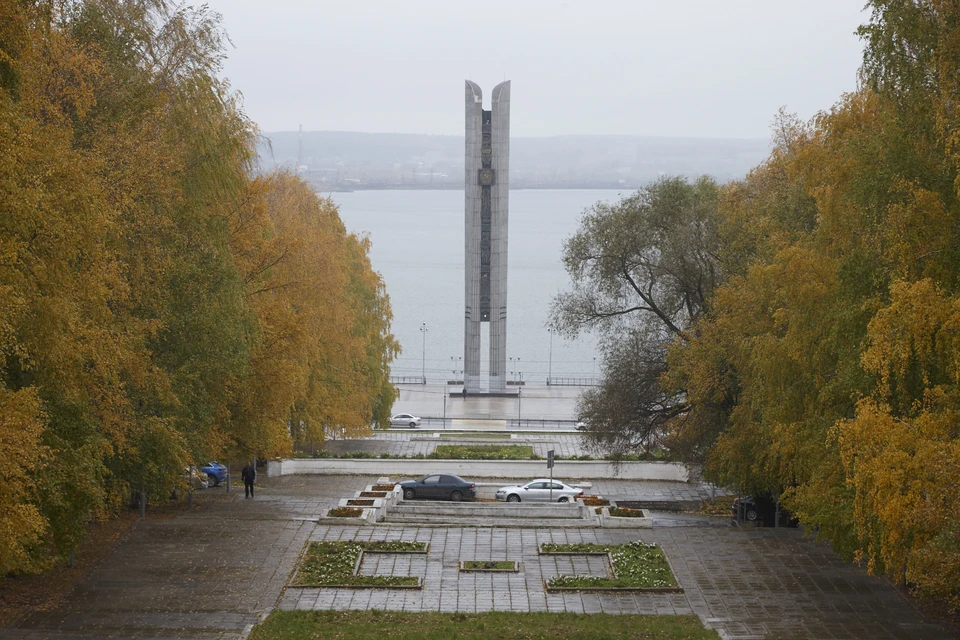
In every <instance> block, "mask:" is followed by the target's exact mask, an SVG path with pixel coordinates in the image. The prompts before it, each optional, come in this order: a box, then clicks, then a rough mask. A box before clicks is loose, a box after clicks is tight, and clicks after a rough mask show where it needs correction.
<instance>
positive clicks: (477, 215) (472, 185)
mask: <svg viewBox="0 0 960 640" xmlns="http://www.w3.org/2000/svg"><path fill="white" fill-rule="evenodd" d="M465 110H466V131H465V133H466V135H465V158H464V167H465V175H464V198H465V202H464V215H465V230H466V234H465V236H466V237H465V241H466V244H465V292H464V293H465V295H464V306H465V308H464V356H463V362H464V366H463V369H464V385H465V388H466V390H467V393H481V392H485V391H486V392H490V393H502V392H504V391H505V390H506V384H507V376H506V369H507V222H508V216H507V210H508V197H509V176H510V82H509V81H506V82H501V83H500V84H498V85H497V86H495V87H494V88H493V94H492V96H491V104H490V110H489V111H487V110H485V109H484V108H483V92H482V91H481V90H480V87H479V86H477V85H476V84H475V83H473V82H471V81H469V80H467V81H466V94H465ZM484 323H486V324H487V328H488V329H489V343H488V344H489V354H488V357H489V363H490V364H489V380H488V385H487V388H486V389H484V388H483V385H482V384H481V380H480V359H481V357H482V356H481V353H480V345H481V339H480V338H481V336H480V332H481V327H482V325H483V324H484Z"/></svg>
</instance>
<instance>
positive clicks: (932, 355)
mask: <svg viewBox="0 0 960 640" xmlns="http://www.w3.org/2000/svg"><path fill="white" fill-rule="evenodd" d="M869 6H870V8H871V9H872V14H871V19H870V21H869V23H868V24H866V25H864V27H862V28H861V30H860V34H861V36H862V37H863V38H864V41H865V45H866V47H865V52H864V64H863V67H862V69H861V78H860V80H861V82H860V87H859V89H858V90H857V91H855V92H853V93H851V94H848V95H845V96H843V98H842V99H841V100H840V101H839V102H838V103H837V104H836V105H834V106H833V107H832V108H831V109H829V110H827V111H824V112H822V113H820V114H818V115H817V116H816V117H814V118H813V119H812V120H811V121H809V122H801V121H798V120H797V119H796V118H793V117H791V116H789V115H788V114H783V113H781V114H780V116H779V117H778V118H777V120H776V122H775V126H774V139H773V150H772V152H771V154H770V156H769V158H768V159H767V160H766V161H765V162H764V163H763V164H761V165H760V166H758V167H756V168H755V169H753V170H752V171H751V172H750V173H749V174H748V175H747V176H746V178H744V179H743V180H738V181H735V182H732V183H730V184H727V185H724V186H723V187H721V188H720V189H719V195H718V197H717V203H718V204H717V208H716V216H715V219H714V221H713V223H712V224H713V227H711V228H712V229H715V240H714V244H713V245H712V247H713V248H712V249H711V250H710V251H708V252H705V253H704V254H703V255H709V256H710V258H711V261H709V262H706V261H697V262H695V263H692V264H696V265H697V266H698V270H697V271H694V272H693V273H709V275H710V278H709V279H707V278H704V279H703V280H702V282H703V283H704V285H706V283H708V282H709V283H712V284H713V285H714V286H713V287H712V288H709V287H706V286H704V288H703V291H704V294H705V295H704V296H703V298H702V300H698V299H697V298H695V297H693V298H692V299H693V300H695V301H697V306H695V307H693V306H690V307H688V306H687V305H685V304H681V302H680V301H681V300H684V301H685V300H687V299H688V297H687V296H685V295H682V294H681V293H680V292H681V291H683V292H689V291H690V288H689V287H680V288H679V289H678V290H674V287H677V286H679V285H680V283H689V282H692V280H690V279H689V278H685V279H676V278H675V279H671V280H670V281H669V282H670V283H671V288H670V295H664V294H663V293H662V289H658V287H657V283H663V282H664V280H663V279H662V278H661V277H660V273H661V272H660V271H658V270H657V269H656V268H649V267H648V268H646V270H645V272H644V273H645V275H644V277H643V278H641V281H642V283H643V284H640V285H639V286H638V287H636V288H633V287H632V286H631V284H630V283H629V282H628V280H627V278H626V275H628V274H629V273H630V272H629V269H624V268H623V267H625V266H626V265H628V264H630V263H629V262H628V261H627V260H624V259H619V262H618V259H616V258H613V259H610V258H609V256H610V254H608V253H607V252H606V246H604V247H603V248H600V249H598V248H597V245H595V244H592V243H591V242H589V241H588V240H589V238H592V237H594V236H596V235H597V234H596V232H595V230H596V229H599V228H603V226H604V225H613V224H615V221H616V220H617V219H618V215H617V212H618V211H619V209H621V208H625V207H627V206H628V205H631V203H632V202H635V201H636V200H634V199H626V200H624V201H623V202H622V203H621V204H620V205H617V206H614V207H606V205H600V206H599V208H595V209H594V210H593V211H591V212H588V213H587V215H586V216H585V218H584V222H583V225H582V228H581V232H580V233H579V234H577V235H576V236H574V238H572V239H571V241H570V242H569V243H568V245H567V253H566V255H565V258H566V265H567V268H568V270H569V271H570V273H571V275H572V276H573V278H574V290H573V292H572V293H571V294H570V295H569V296H566V299H565V301H562V302H561V303H560V304H559V305H558V308H559V309H560V311H561V313H560V315H559V317H558V318H557V321H558V324H559V326H560V327H563V328H570V327H574V328H575V327H577V326H589V325H590V323H595V322H598V321H599V320H600V319H603V320H604V321H605V320H606V319H607V318H611V317H615V316H616V311H617V310H626V311H629V312H630V313H631V314H633V313H634V312H642V313H643V314H645V316H644V317H645V318H649V317H650V314H651V313H653V315H654V316H657V317H658V318H659V315H658V314H657V313H656V312H651V310H650V309H649V308H644V307H645V306H646V307H652V305H650V304H649V303H648V302H646V301H645V300H644V299H642V298H641V299H640V301H637V300H636V298H634V299H631V298H629V297H628V296H627V294H628V293H630V292H631V289H633V293H631V295H635V296H639V294H640V292H644V293H648V294H651V293H655V292H661V293H660V297H659V298H654V299H656V300H663V301H664V304H663V306H662V308H664V309H668V310H671V311H673V312H676V313H678V314H680V316H679V320H678V321H677V322H674V321H673V318H674V317H675V316H672V315H670V314H669V313H667V314H664V315H665V316H666V318H667V319H669V320H671V321H670V322H665V321H662V322H661V326H659V327H658V328H657V331H655V332H654V334H653V335H641V336H640V337H639V339H638V338H637V335H638V334H637V333H636V331H635V329H634V328H633V327H615V329H614V331H613V333H608V334H605V335H604V339H605V342H604V344H605V348H606V349H607V352H608V354H609V355H608V358H609V360H608V363H607V365H606V369H605V379H604V381H603V385H602V387H601V388H600V389H599V390H598V391H596V392H594V393H592V394H590V393H588V394H586V395H585V399H584V401H583V404H584V406H585V407H587V408H588V409H589V410H590V411H591V413H593V414H595V415H600V416H603V415H609V416H610V420H609V421H601V424H600V429H601V430H605V431H611V430H612V431H614V432H615V433H616V434H617V436H616V437H615V436H605V435H597V434H593V435H594V438H595V439H598V440H599V442H600V444H601V445H605V446H608V447H609V448H611V449H614V450H616V449H617V448H618V447H620V446H621V443H622V442H627V443H628V446H634V447H636V446H637V440H636V439H635V438H632V437H631V436H632V435H633V434H634V433H635V432H636V430H637V428H636V426H635V425H634V424H633V423H632V422H631V421H636V419H637V417H638V416H639V417H640V418H642V419H643V420H645V421H646V423H647V424H648V425H651V427H653V426H655V428H657V429H661V430H662V431H663V432H664V438H663V440H662V442H663V444H665V445H666V446H667V447H668V449H669V453H670V454H671V455H673V456H675V457H678V458H680V459H683V460H686V461H690V462H696V463H702V468H703V473H704V474H705V476H706V477H707V478H708V479H710V480H713V481H715V482H718V483H720V484H723V485H726V486H729V487H733V488H739V489H741V490H743V491H745V492H759V491H772V492H773V493H774V494H776V495H781V497H782V502H783V504H784V506H786V507H787V508H789V509H791V510H792V511H793V512H794V513H795V514H796V515H797V516H798V517H799V519H800V521H801V522H802V523H803V524H804V525H806V526H808V527H809V528H810V530H812V531H816V532H817V533H818V535H820V536H822V537H824V538H827V539H829V540H830V541H832V542H833V544H834V547H835V548H836V549H837V550H838V551H839V552H840V553H842V554H843V555H844V556H846V557H847V558H850V559H852V560H856V561H860V562H863V563H864V564H865V566H866V567H867V568H868V569H869V570H870V571H872V572H876V573H882V574H886V575H889V576H891V577H893V578H895V579H897V580H899V581H903V582H905V583H907V584H909V585H911V586H912V588H914V589H915V590H916V592H917V593H919V594H921V595H924V596H930V597H936V598H940V599H944V600H946V601H949V602H950V603H951V605H952V606H954V607H960V493H958V492H957V491H956V484H957V479H958V478H960V419H958V418H960V337H958V336H960V197H958V196H960V171H958V168H960V165H958V160H960V155H958V154H960V146H958V140H960V118H958V116H957V110H956V104H957V100H958V89H960V85H958V83H960V79H958V75H957V69H958V68H960V9H958V8H957V7H956V4H955V3H951V2H945V1H941V0H931V1H923V2H921V1H918V0H873V1H872V2H870V3H869ZM661 184H662V183H661ZM653 188H654V189H657V188H659V187H657V186H656V185H655V186H654V187H653ZM638 198H639V201H640V202H644V201H647V200H648V199H649V195H648V194H641V195H640V196H638ZM598 211H602V212H604V214H605V218H607V221H605V222H603V223H602V224H601V223H598V221H597V220H596V219H595V217H596V214H597V212H598ZM645 225H646V226H645ZM628 226H630V227H632V228H631V229H624V230H623V231H622V232H620V233H618V234H617V239H616V240H615V241H611V242H610V246H611V247H613V246H616V242H620V241H621V239H622V242H623V243H624V244H626V245H629V248H627V249H626V250H620V249H617V250H614V251H613V252H612V253H613V255H620V256H629V255H632V254H633V253H641V254H643V255H644V256H647V263H650V262H653V261H651V260H650V259H649V257H650V256H653V257H654V258H656V259H658V260H659V259H660V258H661V256H662V257H667V256H674V255H675V247H678V246H682V247H684V248H686V250H687V251H692V250H693V248H694V247H696V246H697V245H696V243H691V242H690V241H689V240H686V236H685V234H686V233H687V231H686V228H680V229H672V230H670V231H669V234H668V235H669V237H666V238H665V237H663V236H657V235H656V233H655V232H653V231H652V230H651V229H650V228H649V226H648V223H647V221H646V220H637V221H631V222H629V223H628ZM698 237H699V236H698ZM710 237H713V236H710ZM696 255H700V254H696ZM608 259H609V262H607V263H604V262H603V260H608ZM636 262H637V263H639V261H636ZM601 264H608V265H610V266H609V267H608V268H606V269H601V268H600V265H601ZM685 264H691V262H690V261H687V262H686V263H685ZM702 264H709V265H710V267H711V268H710V270H709V271H704V270H703V269H702V267H700V265H702ZM585 265H589V266H585ZM593 265H596V266H593ZM674 272H675V270H671V274H673V273H674ZM621 273H622V274H623V275H622V276H621ZM684 273H686V272H684ZM584 274H586V275H587V278H586V279H584ZM618 279H619V281H618ZM696 281H697V282H700V281H701V280H700V279H699V278H697V279H696ZM635 282H636V281H635ZM584 285H587V286H584ZM688 309H697V310H698V312H697V313H692V312H690V311H688ZM664 339H665V341H664ZM633 343H636V344H637V346H630V345H631V344H633ZM611 344H617V346H616V348H611V347H610V345H611ZM661 351H666V352H667V353H666V356H665V357H664V358H663V359H661V358H660V357H659V354H660V353H661ZM626 352H629V353H631V354H632V355H631V356H628V357H626V358H625V357H623V355H622V354H623V353H626ZM645 361H649V362H656V363H657V368H651V370H650V372H649V373H648V372H646V371H645V370H644V365H643V362H645ZM658 370H659V372H660V375H659V377H658V378H657V379H656V382H657V384H658V385H659V386H658V387H654V385H653V383H652V382H651V375H652V374H653V373H656V371H658ZM641 380H643V381H644V382H643V384H640V383H639V381H641ZM625 381H628V382H629V381H632V386H630V385H625ZM621 389H627V390H626V391H621ZM652 389H655V390H656V392H655V393H654V394H651V393H650V390H652ZM627 396H629V398H630V399H631V401H632V402H633V403H634V406H632V407H629V406H628V405H627V403H626V402H624V401H622V400H619V399H620V398H623V397H627ZM610 398H615V399H616V400H611V399H610ZM649 398H653V399H655V402H657V403H659V404H660V405H669V406H673V407H677V408H678V409H679V410H677V411H676V412H675V413H674V414H673V415H669V416H667V419H666V420H665V421H663V420H657V421H655V422H653V421H652V418H651V415H652V414H650V415H645V414H644V412H643V411H641V410H639V409H638V408H640V407H643V406H644V405H650V402H651V401H650V400H649ZM624 406H628V408H629V409H630V410H629V412H626V413H624V412H620V413H617V412H618V411H620V409H622V408H623V407H624ZM604 412H606V414H605V413H604ZM661 416H662V414H661ZM662 422H665V424H663V425H662V426H661V423H662ZM618 437H619V439H618Z"/></svg>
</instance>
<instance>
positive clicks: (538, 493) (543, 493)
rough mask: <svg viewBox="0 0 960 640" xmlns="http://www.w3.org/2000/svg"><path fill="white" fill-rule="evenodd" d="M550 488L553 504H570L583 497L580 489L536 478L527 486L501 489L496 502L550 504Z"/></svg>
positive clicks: (498, 491)
mask: <svg viewBox="0 0 960 640" xmlns="http://www.w3.org/2000/svg"><path fill="white" fill-rule="evenodd" d="M551 488H552V489H553V492H552V493H553V501H554V502H572V501H573V500H576V499H577V498H578V497H580V496H582V495H583V490H582V489H577V488H575V487H571V486H570V485H568V484H564V483H562V482H559V481H558V480H553V481H552V482H551V480H550V478H537V479H536V480H531V481H530V482H528V483H527V484H522V485H516V486H512V487H503V488H501V489H498V490H497V500H501V501H505V502H550V495H551Z"/></svg>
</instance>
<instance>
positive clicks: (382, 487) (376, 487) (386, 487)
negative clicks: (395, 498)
mask: <svg viewBox="0 0 960 640" xmlns="http://www.w3.org/2000/svg"><path fill="white" fill-rule="evenodd" d="M396 488H397V485H395V484H375V485H373V490H374V491H393V490H394V489H396Z"/></svg>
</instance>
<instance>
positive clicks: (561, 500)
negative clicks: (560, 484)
mask: <svg viewBox="0 0 960 640" xmlns="http://www.w3.org/2000/svg"><path fill="white" fill-rule="evenodd" d="M557 502H570V498H568V497H567V496H563V497H562V498H560V499H559V500H557Z"/></svg>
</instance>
